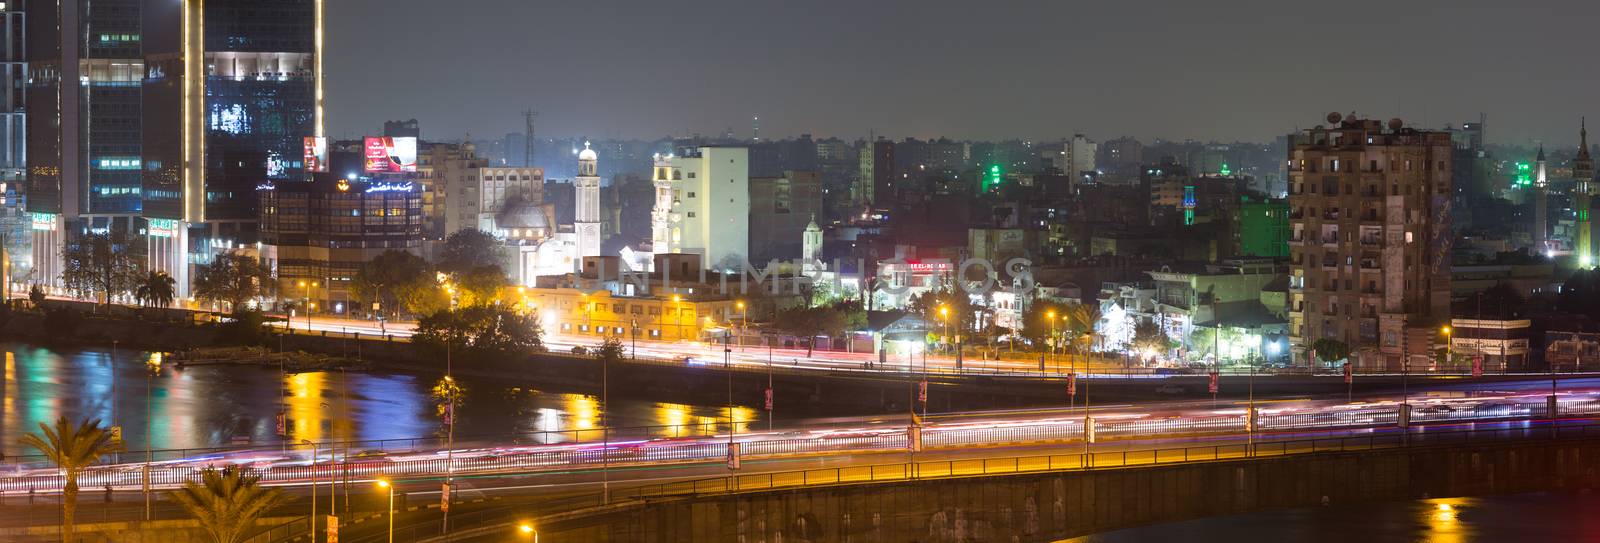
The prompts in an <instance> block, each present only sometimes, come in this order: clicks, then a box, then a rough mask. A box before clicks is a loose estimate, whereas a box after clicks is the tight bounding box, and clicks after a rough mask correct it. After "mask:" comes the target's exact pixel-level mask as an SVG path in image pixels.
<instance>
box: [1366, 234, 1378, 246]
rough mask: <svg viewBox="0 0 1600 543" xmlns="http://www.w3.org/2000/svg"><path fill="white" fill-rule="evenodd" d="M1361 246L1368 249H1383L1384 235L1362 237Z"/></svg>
mask: <svg viewBox="0 0 1600 543" xmlns="http://www.w3.org/2000/svg"><path fill="white" fill-rule="evenodd" d="M1361 244H1362V245H1366V246H1368V247H1382V246H1383V235H1381V234H1379V235H1370V236H1361Z"/></svg>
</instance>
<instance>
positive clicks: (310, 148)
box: [305, 136, 328, 173]
mask: <svg viewBox="0 0 1600 543" xmlns="http://www.w3.org/2000/svg"><path fill="white" fill-rule="evenodd" d="M305 147H306V154H305V168H306V173H312V172H326V171H328V138H319V137H316V136H306V138H305Z"/></svg>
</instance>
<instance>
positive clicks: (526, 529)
mask: <svg viewBox="0 0 1600 543" xmlns="http://www.w3.org/2000/svg"><path fill="white" fill-rule="evenodd" d="M517 529H518V530H520V531H522V533H525V534H531V533H533V525H532V524H528V523H526V522H524V523H522V524H521V525H519V526H517Z"/></svg>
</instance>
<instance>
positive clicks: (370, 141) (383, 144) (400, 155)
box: [364, 137, 417, 173]
mask: <svg viewBox="0 0 1600 543" xmlns="http://www.w3.org/2000/svg"><path fill="white" fill-rule="evenodd" d="M365 143H366V144H365V146H364V147H365V149H366V163H367V164H366V170H367V172H368V173H400V172H414V171H417V138H391V137H369V138H367V139H366V142H365Z"/></svg>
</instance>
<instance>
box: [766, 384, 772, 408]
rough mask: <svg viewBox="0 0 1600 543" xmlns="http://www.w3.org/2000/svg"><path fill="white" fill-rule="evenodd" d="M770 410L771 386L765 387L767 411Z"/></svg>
mask: <svg viewBox="0 0 1600 543" xmlns="http://www.w3.org/2000/svg"><path fill="white" fill-rule="evenodd" d="M771 410H772V387H767V411H771Z"/></svg>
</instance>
